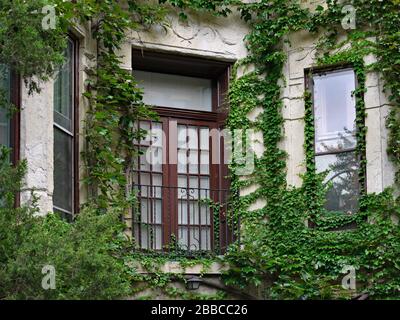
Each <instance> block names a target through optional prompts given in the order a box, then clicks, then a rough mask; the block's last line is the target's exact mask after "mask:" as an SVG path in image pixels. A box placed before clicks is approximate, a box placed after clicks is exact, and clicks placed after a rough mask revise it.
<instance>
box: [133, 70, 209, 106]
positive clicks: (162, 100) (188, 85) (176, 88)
mask: <svg viewBox="0 0 400 320" xmlns="http://www.w3.org/2000/svg"><path fill="white" fill-rule="evenodd" d="M133 75H134V77H135V78H136V80H137V81H138V83H139V86H140V87H142V88H143V90H144V102H145V103H147V104H150V105H154V106H159V107H171V108H178V109H191V110H201V111H212V104H211V101H212V98H211V97H212V90H211V88H212V87H211V80H209V79H201V78H193V77H184V76H178V75H172V74H162V73H155V72H146V71H137V70H135V71H133Z"/></svg>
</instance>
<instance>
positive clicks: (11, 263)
mask: <svg viewBox="0 0 400 320" xmlns="http://www.w3.org/2000/svg"><path fill="white" fill-rule="evenodd" d="M7 159H8V156H7V154H6V153H4V152H2V155H1V158H0V186H1V187H0V198H1V199H2V205H1V208H0V298H1V299H115V298H123V297H126V296H127V295H128V294H129V289H130V285H129V280H128V274H127V269H126V267H125V265H124V263H123V261H124V257H125V253H126V252H128V251H126V250H127V248H128V246H127V241H126V240H125V239H124V237H123V225H122V223H121V220H120V218H119V214H118V213H117V212H112V210H111V212H108V213H107V214H103V215H100V214H98V213H97V212H96V210H95V209H92V208H90V206H88V207H86V208H84V209H83V210H82V212H81V213H80V214H79V215H78V217H77V219H76V220H75V221H74V222H73V223H68V222H66V221H63V220H62V219H61V218H60V217H58V215H56V214H49V215H47V216H45V217H40V216H38V215H37V213H38V210H37V206H36V199H35V197H33V199H34V200H33V201H32V203H31V204H29V205H23V206H21V207H20V208H17V209H15V208H14V194H15V192H16V191H18V190H20V188H21V179H22V178H23V176H24V173H25V171H26V163H25V162H23V163H22V164H21V165H19V166H17V167H15V168H13V167H12V166H11V165H10V164H9V163H8V160H7ZM46 265H52V266H54V267H55V271H56V277H55V279H56V288H55V289H49V290H44V289H43V288H42V279H43V277H44V276H45V275H46V274H42V268H43V267H44V266H46Z"/></svg>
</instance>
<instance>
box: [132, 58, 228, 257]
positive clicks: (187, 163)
mask: <svg viewBox="0 0 400 320" xmlns="http://www.w3.org/2000/svg"><path fill="white" fill-rule="evenodd" d="M133 67H134V71H133V75H134V77H135V79H136V81H137V82H138V84H139V86H140V87H141V88H142V89H143V91H144V102H145V103H147V104H149V105H153V106H154V109H155V111H157V112H158V114H159V116H160V119H159V121H149V120H143V121H139V122H138V123H137V129H139V128H140V129H142V130H145V131H146V132H147V136H146V137H145V138H144V139H142V140H141V141H135V142H134V143H135V145H136V147H137V148H138V149H140V150H141V151H142V155H140V156H139V157H138V158H137V159H136V161H135V168H134V171H135V174H134V185H135V189H136V193H137V195H138V200H139V204H138V208H137V209H138V210H135V212H134V216H133V217H132V220H133V224H132V226H133V230H132V231H133V235H134V238H135V240H136V243H137V246H138V247H139V248H141V249H147V250H170V248H173V247H174V246H172V247H171V245H176V246H177V247H178V248H179V249H180V250H183V251H186V252H199V251H214V252H218V253H220V252H222V250H223V249H224V248H225V247H226V245H227V244H228V243H230V242H231V240H230V239H229V240H228V238H229V237H230V236H231V234H232V233H231V230H228V229H229V228H228V226H227V224H226V211H227V207H226V203H227V202H228V200H227V195H226V194H227V192H228V190H227V189H228V188H227V181H226V177H225V175H223V171H222V170H221V168H222V167H225V165H224V164H217V163H213V161H212V159H214V158H218V154H219V153H220V152H221V151H220V145H219V141H217V140H218V139H213V138H212V132H215V131H216V130H217V128H219V124H220V123H223V120H224V119H223V117H224V114H222V109H223V108H222V106H223V104H224V103H225V99H224V97H225V94H226V91H227V83H228V78H229V72H228V70H229V65H227V64H224V63H219V62H215V61H207V60H201V59H196V58H189V57H185V58H184V57H174V56H169V55H161V54H157V53H145V55H144V57H143V56H142V54H141V53H138V54H137V55H135V52H134V60H133ZM221 114H222V116H221ZM221 158H222V157H221ZM226 170H227V169H226ZM212 204H215V205H214V206H213V205H212ZM218 204H219V205H220V206H218ZM214 210H215V211H214Z"/></svg>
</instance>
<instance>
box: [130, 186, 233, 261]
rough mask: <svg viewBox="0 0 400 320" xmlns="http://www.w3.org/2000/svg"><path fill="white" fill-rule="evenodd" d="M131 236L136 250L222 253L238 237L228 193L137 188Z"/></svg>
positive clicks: (163, 187) (166, 188) (189, 253)
mask: <svg viewBox="0 0 400 320" xmlns="http://www.w3.org/2000/svg"><path fill="white" fill-rule="evenodd" d="M134 189H135V192H136V194H137V199H138V201H137V205H136V206H135V207H134V210H133V214H132V235H133V237H134V239H135V243H136V247H137V249H138V250H143V251H159V252H175V253H179V254H184V255H195V254H197V255H198V254H203V253H204V254H210V253H212V254H217V255H219V254H223V253H224V252H225V250H226V248H227V246H228V245H229V244H231V243H233V242H234V241H236V240H237V239H238V238H239V221H238V220H237V219H235V218H234V215H233V210H232V208H231V203H232V201H231V200H232V195H230V194H229V193H228V191H227V190H210V189H203V188H183V187H166V186H154V185H153V186H150V185H136V186H135V187H134Z"/></svg>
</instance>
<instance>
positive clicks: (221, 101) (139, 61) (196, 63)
mask: <svg viewBox="0 0 400 320" xmlns="http://www.w3.org/2000/svg"><path fill="white" fill-rule="evenodd" d="M233 63H234V62H222V61H216V60H211V59H204V58H199V57H193V56H184V55H176V54H170V53H161V52H154V51H147V50H139V49H132V69H133V70H139V71H148V72H157V73H165V74H173V75H180V76H189V77H197V78H204V79H210V80H211V81H212V111H211V112H210V111H197V110H185V109H178V108H170V107H165V106H154V108H153V110H154V111H156V112H157V114H158V115H159V116H160V122H162V123H163V126H164V127H165V128H166V129H167V130H168V122H169V121H170V120H172V119H177V120H179V119H180V120H182V121H183V123H185V124H188V125H190V124H191V125H195V126H201V125H205V126H210V124H211V123H212V126H210V129H211V128H213V129H221V130H222V129H223V128H224V125H225V121H226V119H227V115H228V112H229V106H228V103H227V100H226V94H227V92H228V85H229V79H230V75H231V68H232V65H233ZM167 135H168V136H167V139H170V137H169V133H167ZM210 140H211V137H210ZM219 143H220V144H221V143H223V138H222V137H221V138H220V141H219ZM210 146H211V141H210ZM211 154H212V153H211V152H210V158H211ZM219 156H220V159H224V148H220V155H219ZM170 166H171V167H172V168H169V167H170ZM174 166H175V167H176V165H171V164H170V165H163V176H165V177H166V178H167V180H166V181H165V180H163V186H164V185H168V184H169V182H170V181H175V180H176V179H177V176H178V172H177V169H176V168H174ZM227 176H228V167H227V165H225V164H224V163H220V164H213V163H212V161H211V159H210V178H211V179H210V189H213V188H214V189H218V190H229V186H230V181H229V180H228V179H225V177H227ZM163 192H164V191H163ZM171 194H172V192H171ZM169 197H171V195H169ZM169 205H170V206H172V207H170V206H169ZM169 205H168V204H162V206H163V212H167V211H170V212H172V211H175V210H174V208H175V207H176V206H177V203H172V204H171V203H170V204H169ZM165 206H166V207H165ZM175 209H176V208H175ZM164 210H167V211H164ZM220 219H221V220H223V219H226V217H220ZM177 220H178V219H177V216H176V217H175V216H174V217H172V219H171V221H169V224H168V225H167V224H165V223H166V221H162V223H163V224H165V225H164V226H163V235H164V236H163V239H162V244H163V246H164V245H167V244H169V239H167V237H166V235H170V234H171V233H173V232H171V230H175V231H176V230H177V228H178V221H177ZM211 226H212V227H211V230H214V225H213V221H212V224H211ZM221 229H222V228H221ZM133 232H134V228H133V226H132V233H133ZM220 232H221V231H220ZM222 232H224V233H223V235H222V236H223V237H226V238H228V237H229V236H231V235H228V233H229V231H228V229H227V230H223V231H222ZM132 235H133V236H134V234H132ZM212 237H213V231H211V239H212ZM226 245H227V243H222V247H224V248H225V247H226ZM224 248H222V249H224ZM211 250H213V248H211Z"/></svg>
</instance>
